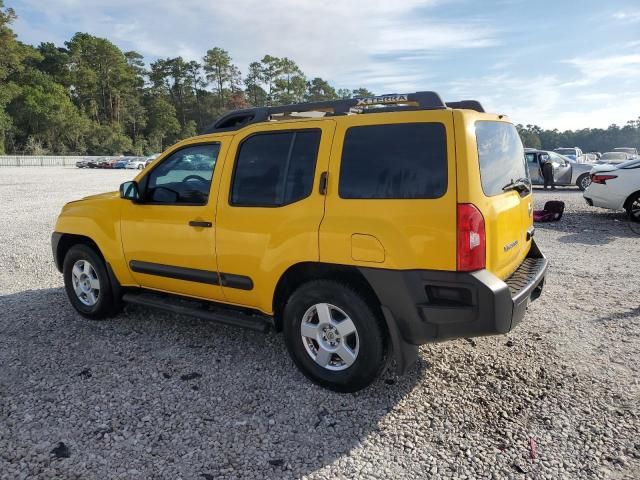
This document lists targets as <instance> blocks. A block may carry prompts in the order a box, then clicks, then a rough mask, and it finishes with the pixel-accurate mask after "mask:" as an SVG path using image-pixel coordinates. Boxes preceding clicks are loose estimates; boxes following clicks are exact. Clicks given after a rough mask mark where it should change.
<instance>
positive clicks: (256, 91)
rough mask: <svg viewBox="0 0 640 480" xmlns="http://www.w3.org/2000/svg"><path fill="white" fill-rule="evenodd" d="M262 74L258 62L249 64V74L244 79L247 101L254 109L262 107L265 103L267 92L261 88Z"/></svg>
mask: <svg viewBox="0 0 640 480" xmlns="http://www.w3.org/2000/svg"><path fill="white" fill-rule="evenodd" d="M263 82H264V72H263V68H262V64H261V63H260V62H251V63H250V64H249V73H248V74H247V76H246V77H245V79H244V84H245V85H246V87H247V89H246V94H247V97H248V101H249V103H250V104H251V105H253V106H254V107H262V106H264V105H266V102H267V92H266V91H265V90H264V88H262V84H263Z"/></svg>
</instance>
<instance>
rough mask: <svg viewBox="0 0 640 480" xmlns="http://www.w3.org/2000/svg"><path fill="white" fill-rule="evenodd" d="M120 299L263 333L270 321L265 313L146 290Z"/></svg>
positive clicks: (126, 294) (129, 293) (267, 328)
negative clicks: (248, 311) (249, 311)
mask: <svg viewBox="0 0 640 480" xmlns="http://www.w3.org/2000/svg"><path fill="white" fill-rule="evenodd" d="M122 300H123V301H125V302H127V303H133V304H135V305H142V306H145V307H151V308H157V309H160V310H166V311H168V312H172V313H177V314H179V315H187V316H190V317H196V318H201V319H202V320H211V321H213V322H218V323H223V324H225V325H232V326H235V327H241V328H248V329H250V330H256V331H258V332H263V333H266V332H267V331H268V330H269V325H270V323H271V322H270V320H271V319H270V317H268V316H266V315H262V314H256V315H252V314H250V313H244V312H242V311H240V310H236V309H233V308H227V307H221V306H218V305H217V304H213V303H210V302H205V301H199V300H192V299H186V298H183V297H178V296H172V295H167V294H159V293H152V292H148V291H140V292H127V293H125V294H124V295H123V296H122Z"/></svg>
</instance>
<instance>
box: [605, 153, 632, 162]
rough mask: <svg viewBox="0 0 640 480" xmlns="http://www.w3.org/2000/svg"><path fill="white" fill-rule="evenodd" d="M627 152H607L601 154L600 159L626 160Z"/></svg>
mask: <svg viewBox="0 0 640 480" xmlns="http://www.w3.org/2000/svg"><path fill="white" fill-rule="evenodd" d="M626 159H627V154H626V153H622V152H607V153H604V154H602V157H600V160H626Z"/></svg>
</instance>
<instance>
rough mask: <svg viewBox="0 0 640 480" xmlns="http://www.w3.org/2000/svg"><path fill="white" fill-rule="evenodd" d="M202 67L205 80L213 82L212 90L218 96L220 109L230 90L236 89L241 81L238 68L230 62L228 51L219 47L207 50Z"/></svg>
mask: <svg viewBox="0 0 640 480" xmlns="http://www.w3.org/2000/svg"><path fill="white" fill-rule="evenodd" d="M203 68H204V71H205V72H206V74H207V80H209V82H211V83H212V84H213V89H214V92H215V93H216V95H217V96H218V108H220V109H222V108H224V105H225V103H226V99H227V98H228V97H229V95H230V94H231V92H233V91H234V90H237V89H238V87H239V85H240V84H241V82H242V81H241V80H240V78H241V77H240V70H239V69H238V68H237V67H236V66H235V65H234V64H233V63H232V60H231V56H230V55H229V53H228V52H227V51H226V50H223V49H222V48H219V47H215V48H211V49H209V50H207V54H206V55H205V56H204V58H203Z"/></svg>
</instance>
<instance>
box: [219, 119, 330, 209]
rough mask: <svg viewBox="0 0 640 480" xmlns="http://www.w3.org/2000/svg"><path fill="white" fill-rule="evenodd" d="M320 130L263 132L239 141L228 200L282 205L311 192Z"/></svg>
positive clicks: (259, 204)
mask: <svg viewBox="0 0 640 480" xmlns="http://www.w3.org/2000/svg"><path fill="white" fill-rule="evenodd" d="M319 145H320V130H305V131H298V132H283V133H262V134H258V135H253V136H251V137H249V138H247V139H246V140H245V141H244V142H242V144H241V146H240V149H239V152H238V159H237V160H236V167H235V173H234V177H233V186H232V188H231V204H232V205H245V206H267V207H274V206H281V205H287V204H289V203H293V202H296V201H298V200H301V199H303V198H305V197H307V196H309V194H310V193H311V189H312V188H313V178H314V172H315V168H316V159H317V156H318V146H319Z"/></svg>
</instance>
